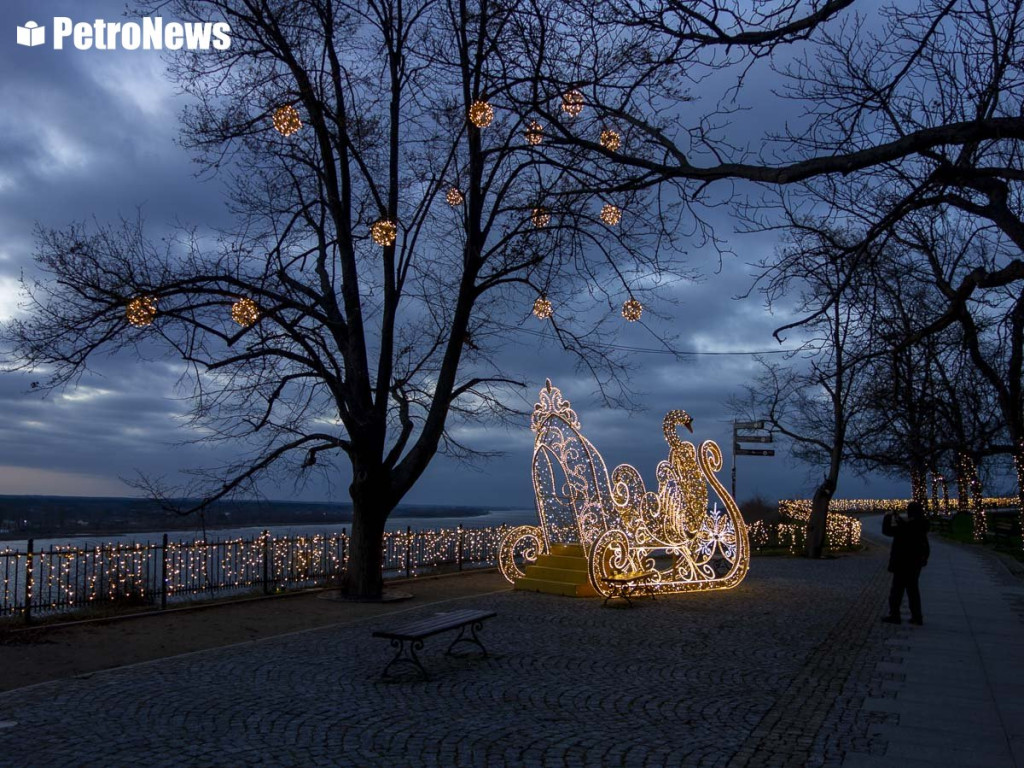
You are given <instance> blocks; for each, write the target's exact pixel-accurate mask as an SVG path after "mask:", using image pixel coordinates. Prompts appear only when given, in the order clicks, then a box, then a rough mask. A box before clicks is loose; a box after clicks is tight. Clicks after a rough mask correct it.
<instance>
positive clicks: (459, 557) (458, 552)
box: [455, 523, 462, 571]
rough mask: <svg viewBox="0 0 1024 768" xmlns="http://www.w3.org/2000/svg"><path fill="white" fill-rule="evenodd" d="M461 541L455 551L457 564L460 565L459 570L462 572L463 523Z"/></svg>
mask: <svg viewBox="0 0 1024 768" xmlns="http://www.w3.org/2000/svg"><path fill="white" fill-rule="evenodd" d="M458 535H459V541H458V545H457V547H456V550H455V562H456V563H458V565H459V570H460V571H461V570H462V523H459V533H458Z"/></svg>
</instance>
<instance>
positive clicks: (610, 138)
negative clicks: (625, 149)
mask: <svg viewBox="0 0 1024 768" xmlns="http://www.w3.org/2000/svg"><path fill="white" fill-rule="evenodd" d="M601 146H602V147H604V148H605V149H607V150H608V151H609V152H615V151H616V150H617V149H618V148H619V147H620V146H622V137H621V136H619V134H618V131H613V130H611V129H610V128H607V129H605V130H603V131H601Z"/></svg>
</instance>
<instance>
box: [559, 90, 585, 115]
mask: <svg viewBox="0 0 1024 768" xmlns="http://www.w3.org/2000/svg"><path fill="white" fill-rule="evenodd" d="M585 103H586V100H585V99H584V98H583V94H582V93H580V92H579V91H577V90H575V89H574V90H571V91H566V92H565V93H564V94H563V95H562V111H563V112H565V114H567V115H568V116H569V117H579V115H580V113H581V112H582V111H583V105H584V104H585Z"/></svg>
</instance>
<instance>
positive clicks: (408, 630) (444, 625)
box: [373, 609, 498, 640]
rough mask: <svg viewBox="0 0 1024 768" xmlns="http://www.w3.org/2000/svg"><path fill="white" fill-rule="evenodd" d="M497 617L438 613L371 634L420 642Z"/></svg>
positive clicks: (488, 613)
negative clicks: (466, 625) (432, 636)
mask: <svg viewBox="0 0 1024 768" xmlns="http://www.w3.org/2000/svg"><path fill="white" fill-rule="evenodd" d="M497 615H498V614H497V613H495V612H494V611H476V610H469V609H463V610H460V611H450V612H448V613H438V614H435V615H434V616H431V617H430V618H426V619H420V620H419V621H414V622H411V623H409V624H405V625H404V626H401V627H396V628H395V629H382V630H377V631H376V632H374V633H373V636H374V637H384V638H391V639H394V640H422V639H423V638H426V637H430V636H431V635H436V634H439V633H441V632H447V631H448V630H450V629H455V628H457V627H461V626H463V625H465V624H472V623H473V622H475V621H483V620H484V619H489V618H491V617H493V616H497Z"/></svg>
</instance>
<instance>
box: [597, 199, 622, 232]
mask: <svg viewBox="0 0 1024 768" xmlns="http://www.w3.org/2000/svg"><path fill="white" fill-rule="evenodd" d="M601 221H603V222H604V223H605V224H607V225H608V226H609V227H614V226H615V225H616V224H618V223H619V222H620V221H622V210H621V209H620V208H619V207H618V206H617V205H612V204H611V203H607V204H605V206H604V208H602V209H601Z"/></svg>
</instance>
